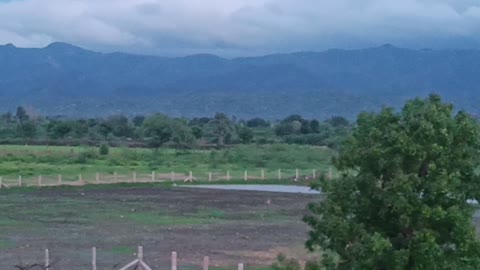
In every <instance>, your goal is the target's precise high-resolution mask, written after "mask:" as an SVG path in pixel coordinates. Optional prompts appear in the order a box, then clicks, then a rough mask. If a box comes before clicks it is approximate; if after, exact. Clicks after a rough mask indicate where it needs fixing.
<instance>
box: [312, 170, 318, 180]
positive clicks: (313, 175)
mask: <svg viewBox="0 0 480 270" xmlns="http://www.w3.org/2000/svg"><path fill="white" fill-rule="evenodd" d="M312 177H313V179H316V178H317V170H315V169H313V171H312Z"/></svg>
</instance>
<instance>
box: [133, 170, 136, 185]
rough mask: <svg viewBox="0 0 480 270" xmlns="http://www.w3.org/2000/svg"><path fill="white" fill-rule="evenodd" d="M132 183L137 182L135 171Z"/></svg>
mask: <svg viewBox="0 0 480 270" xmlns="http://www.w3.org/2000/svg"><path fill="white" fill-rule="evenodd" d="M133 182H134V183H136V182H137V172H136V171H133Z"/></svg>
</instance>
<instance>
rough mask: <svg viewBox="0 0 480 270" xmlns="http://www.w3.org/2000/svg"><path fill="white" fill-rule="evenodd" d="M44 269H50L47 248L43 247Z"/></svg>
mask: <svg viewBox="0 0 480 270" xmlns="http://www.w3.org/2000/svg"><path fill="white" fill-rule="evenodd" d="M45 270H50V254H49V252H48V248H47V249H45Z"/></svg>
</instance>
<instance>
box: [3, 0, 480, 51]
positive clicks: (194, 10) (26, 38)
mask: <svg viewBox="0 0 480 270" xmlns="http://www.w3.org/2000/svg"><path fill="white" fill-rule="evenodd" d="M54 41H63V42H68V43H72V44H76V45H79V46H82V47H85V48H89V49H94V50H100V51H128V52H134V53H146V54H159V55H185V54H191V53H216V54H220V55H224V56H237V55H259V54H265V53H273V52H291V51H304V50H314V51H319V50H324V49H328V48H362V47H371V46H379V45H382V44H385V43H390V44H394V45H397V46H402V47H412V48H427V47H428V48H480V1H479V0H0V44H6V43H13V44H14V45H16V46H18V47H43V46H46V45H47V44H49V43H51V42H54Z"/></svg>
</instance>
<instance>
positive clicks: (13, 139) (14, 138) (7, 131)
mask: <svg viewBox="0 0 480 270" xmlns="http://www.w3.org/2000/svg"><path fill="white" fill-rule="evenodd" d="M351 128H352V124H351V123H350V122H349V121H348V120H347V119H346V118H344V117H341V116H334V117H331V118H329V119H327V120H324V121H319V120H317V119H310V120H309V119H304V118H303V117H302V116H300V115H291V116H288V117H286V118H284V119H282V120H278V121H271V120H266V119H263V118H260V117H257V118H253V119H247V120H243V119H237V118H235V117H229V116H227V115H226V114H224V113H216V114H215V115H214V116H213V117H198V118H192V119H186V118H175V117H169V116H167V115H164V114H153V115H149V116H144V115H138V116H134V117H127V116H124V115H112V116H109V117H105V118H88V119H84V118H78V119H72V118H65V117H61V116H45V117H44V116H39V115H37V114H34V113H31V112H29V111H28V110H27V109H25V108H24V107H21V106H19V107H18V108H17V109H16V111H15V113H11V112H7V113H3V114H1V115H0V143H2V144H49V145H80V144H89V145H100V144H102V143H106V144H109V145H128V146H139V147H150V148H161V147H174V148H177V149H189V148H197V147H209V146H211V147H220V148H221V147H226V146H229V145H234V144H250V143H258V144H271V143H290V144H308V145H319V146H328V147H331V148H336V147H337V146H338V145H339V143H340V142H341V141H342V140H343V139H344V138H345V137H346V136H348V134H349V133H350V130H351Z"/></svg>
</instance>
